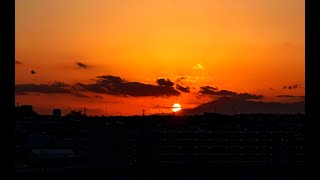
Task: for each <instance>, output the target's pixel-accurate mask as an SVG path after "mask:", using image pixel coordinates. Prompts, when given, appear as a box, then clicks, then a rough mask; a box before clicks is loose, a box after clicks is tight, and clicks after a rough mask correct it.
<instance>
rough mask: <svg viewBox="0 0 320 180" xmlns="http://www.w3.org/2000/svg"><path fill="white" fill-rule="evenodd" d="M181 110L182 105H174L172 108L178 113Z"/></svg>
mask: <svg viewBox="0 0 320 180" xmlns="http://www.w3.org/2000/svg"><path fill="white" fill-rule="evenodd" d="M180 110H181V105H180V104H174V105H173V106H172V111H173V112H177V111H180Z"/></svg>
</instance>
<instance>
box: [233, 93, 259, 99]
mask: <svg viewBox="0 0 320 180" xmlns="http://www.w3.org/2000/svg"><path fill="white" fill-rule="evenodd" d="M235 97H236V98H240V99H261V98H263V96H262V95H255V94H248V93H240V94H237V95H236V96H235Z"/></svg>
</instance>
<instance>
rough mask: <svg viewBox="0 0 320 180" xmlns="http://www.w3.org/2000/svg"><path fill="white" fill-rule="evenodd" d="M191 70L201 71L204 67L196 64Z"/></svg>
mask: <svg viewBox="0 0 320 180" xmlns="http://www.w3.org/2000/svg"><path fill="white" fill-rule="evenodd" d="M192 69H197V70H201V69H204V67H203V66H202V65H201V64H196V65H194V66H193V67H192Z"/></svg>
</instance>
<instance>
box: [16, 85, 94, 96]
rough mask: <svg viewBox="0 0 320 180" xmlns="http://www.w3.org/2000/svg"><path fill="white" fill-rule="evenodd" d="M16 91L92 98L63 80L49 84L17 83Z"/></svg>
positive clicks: (21, 93)
mask: <svg viewBox="0 0 320 180" xmlns="http://www.w3.org/2000/svg"><path fill="white" fill-rule="evenodd" d="M16 93H17V94H18V95H28V94H30V93H32V94H36V93H42V94H70V95H73V96H76V97H80V98H90V97H89V96H87V95H84V94H81V93H80V92H77V91H75V90H74V88H73V87H72V86H71V85H68V84H65V83H63V82H54V83H49V84H17V85H16Z"/></svg>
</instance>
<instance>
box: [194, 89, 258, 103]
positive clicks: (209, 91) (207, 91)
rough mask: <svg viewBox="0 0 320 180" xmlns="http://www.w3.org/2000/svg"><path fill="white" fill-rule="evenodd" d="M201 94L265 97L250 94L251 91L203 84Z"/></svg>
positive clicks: (246, 97)
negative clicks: (235, 90) (238, 90)
mask: <svg viewBox="0 0 320 180" xmlns="http://www.w3.org/2000/svg"><path fill="white" fill-rule="evenodd" d="M199 93H200V94H205V95H218V96H232V97H233V98H237V99H244V100H245V99H261V98H263V96H262V95H254V94H249V93H240V94H238V93H236V92H233V91H228V90H218V88H214V87H211V86H202V87H200V91H199Z"/></svg>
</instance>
